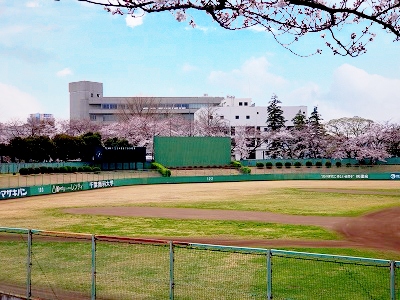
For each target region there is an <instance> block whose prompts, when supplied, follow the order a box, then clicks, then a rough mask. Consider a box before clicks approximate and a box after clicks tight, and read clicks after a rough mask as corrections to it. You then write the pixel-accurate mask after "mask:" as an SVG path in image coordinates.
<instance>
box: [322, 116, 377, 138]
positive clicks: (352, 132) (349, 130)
mask: <svg viewBox="0 0 400 300" xmlns="http://www.w3.org/2000/svg"><path fill="white" fill-rule="evenodd" d="M373 123H374V121H372V120H369V119H364V118H361V117H352V118H340V119H333V120H330V121H329V122H328V123H326V124H325V129H326V130H327V133H328V134H332V135H336V136H343V137H345V138H350V137H357V136H359V135H361V134H363V133H364V132H365V130H367V129H368V128H369V127H370V126H371V125H372V124H373Z"/></svg>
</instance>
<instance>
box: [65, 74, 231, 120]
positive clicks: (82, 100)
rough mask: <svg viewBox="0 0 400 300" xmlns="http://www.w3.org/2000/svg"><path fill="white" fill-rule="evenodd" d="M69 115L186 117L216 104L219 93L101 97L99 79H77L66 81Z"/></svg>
mask: <svg viewBox="0 0 400 300" xmlns="http://www.w3.org/2000/svg"><path fill="white" fill-rule="evenodd" d="M69 93H70V119H71V120H90V121H93V122H101V123H110V122H115V121H118V120H119V119H120V118H122V117H124V115H135V114H136V115H137V114H148V113H151V114H158V115H161V116H162V115H166V114H179V115H182V116H183V117H185V118H186V119H188V120H193V119H194V113H195V112H196V111H197V110H198V109H199V108H202V107H210V106H218V105H219V104H220V103H221V101H222V100H223V99H224V98H223V97H209V96H208V95H204V96H202V97H104V96H103V83H101V82H91V81H78V82H71V83H70V84H69Z"/></svg>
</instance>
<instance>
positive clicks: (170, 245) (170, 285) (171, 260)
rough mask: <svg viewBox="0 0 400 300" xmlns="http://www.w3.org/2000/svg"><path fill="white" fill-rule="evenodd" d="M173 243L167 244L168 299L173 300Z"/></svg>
mask: <svg viewBox="0 0 400 300" xmlns="http://www.w3.org/2000/svg"><path fill="white" fill-rule="evenodd" d="M174 260H175V258H174V243H173V242H172V241H170V242H169V299H170V300H174V286H175V283H174Z"/></svg>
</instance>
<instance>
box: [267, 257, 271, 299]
mask: <svg viewBox="0 0 400 300" xmlns="http://www.w3.org/2000/svg"><path fill="white" fill-rule="evenodd" d="M267 299H268V300H272V251H271V249H269V250H268V253H267Z"/></svg>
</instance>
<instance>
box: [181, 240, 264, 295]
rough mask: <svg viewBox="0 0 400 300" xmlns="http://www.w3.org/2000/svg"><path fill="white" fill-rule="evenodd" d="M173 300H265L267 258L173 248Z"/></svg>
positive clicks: (244, 254)
mask: <svg viewBox="0 0 400 300" xmlns="http://www.w3.org/2000/svg"><path fill="white" fill-rule="evenodd" d="M174 252H175V266H174V271H175V272H174V283H175V290H174V294H175V297H174V299H179V300H181V299H229V300H234V299H237V300H244V299H266V293H267V291H266V287H267V277H266V274H267V270H266V256H265V255H257V254H247V253H235V252H222V251H210V250H206V251H205V250H199V249H190V248H180V247H176V248H175V251H174Z"/></svg>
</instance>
